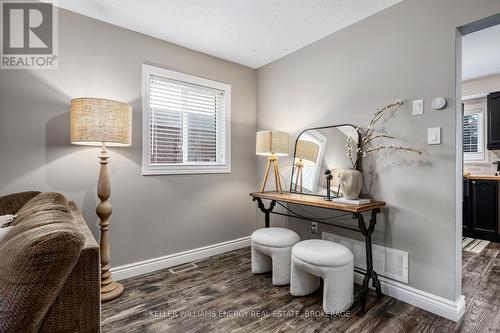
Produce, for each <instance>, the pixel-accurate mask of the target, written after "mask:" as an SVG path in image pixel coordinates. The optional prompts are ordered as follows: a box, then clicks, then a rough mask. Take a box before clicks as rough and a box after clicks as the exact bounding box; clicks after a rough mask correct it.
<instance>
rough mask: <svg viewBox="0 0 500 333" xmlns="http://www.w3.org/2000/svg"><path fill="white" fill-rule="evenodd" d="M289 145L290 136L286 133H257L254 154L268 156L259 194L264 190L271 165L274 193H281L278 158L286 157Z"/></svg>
mask: <svg viewBox="0 0 500 333" xmlns="http://www.w3.org/2000/svg"><path fill="white" fill-rule="evenodd" d="M289 145H290V135H289V134H288V133H286V132H278V131H260V132H257V138H256V149H255V153H256V154H257V155H262V156H268V160H267V165H266V171H265V175H264V180H263V181H262V186H261V188H260V191H261V192H264V190H265V189H266V183H267V179H268V177H269V171H270V169H271V165H272V166H273V170H274V181H275V184H276V192H279V193H283V190H282V189H281V180H280V175H279V169H278V157H279V156H287V155H288V150H289Z"/></svg>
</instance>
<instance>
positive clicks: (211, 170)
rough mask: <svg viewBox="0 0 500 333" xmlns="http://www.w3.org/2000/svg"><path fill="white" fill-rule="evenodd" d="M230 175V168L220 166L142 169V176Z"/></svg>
mask: <svg viewBox="0 0 500 333" xmlns="http://www.w3.org/2000/svg"><path fill="white" fill-rule="evenodd" d="M229 173H231V167H228V166H220V167H210V166H206V167H199V168H198V167H197V168H193V167H172V168H169V169H165V168H150V169H142V175H143V176H161V175H199V174H229Z"/></svg>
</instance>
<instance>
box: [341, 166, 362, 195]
mask: <svg viewBox="0 0 500 333" xmlns="http://www.w3.org/2000/svg"><path fill="white" fill-rule="evenodd" d="M339 178H340V189H341V190H342V194H343V196H344V198H345V199H349V200H352V199H357V198H359V194H360V193H361V188H362V187H363V175H362V174H361V172H359V171H358V170H349V169H345V170H342V171H341V172H340V177H339Z"/></svg>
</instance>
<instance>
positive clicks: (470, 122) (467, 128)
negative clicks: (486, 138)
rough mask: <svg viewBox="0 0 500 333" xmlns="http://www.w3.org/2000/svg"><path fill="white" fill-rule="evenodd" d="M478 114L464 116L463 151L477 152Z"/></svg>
mask: <svg viewBox="0 0 500 333" xmlns="http://www.w3.org/2000/svg"><path fill="white" fill-rule="evenodd" d="M479 121H480V115H479V114H477V113H476V114H470V115H466V116H464V143H463V145H464V153H477V152H479V151H480V147H479V146H478V144H479Z"/></svg>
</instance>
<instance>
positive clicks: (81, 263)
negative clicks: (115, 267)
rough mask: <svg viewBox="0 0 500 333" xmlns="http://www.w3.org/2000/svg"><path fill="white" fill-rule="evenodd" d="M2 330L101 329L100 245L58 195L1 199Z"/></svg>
mask: <svg viewBox="0 0 500 333" xmlns="http://www.w3.org/2000/svg"><path fill="white" fill-rule="evenodd" d="M5 214H17V216H16V218H15V219H14V221H13V222H12V223H11V226H12V227H11V228H9V229H7V233H6V234H5V236H4V238H3V239H2V242H0V332H2V333H3V332H100V306H101V303H100V264H99V262H100V261H99V247H98V245H97V243H96V241H95V239H94V237H93V236H92V234H91V233H90V230H89V229H88V227H87V225H86V223H85V221H84V220H83V218H82V216H81V214H80V212H79V211H78V208H77V207H76V205H75V204H74V203H73V202H67V201H66V199H65V198H64V197H63V196H62V195H60V194H57V193H40V192H23V193H16V194H11V195H7V196H4V197H0V215H5Z"/></svg>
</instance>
